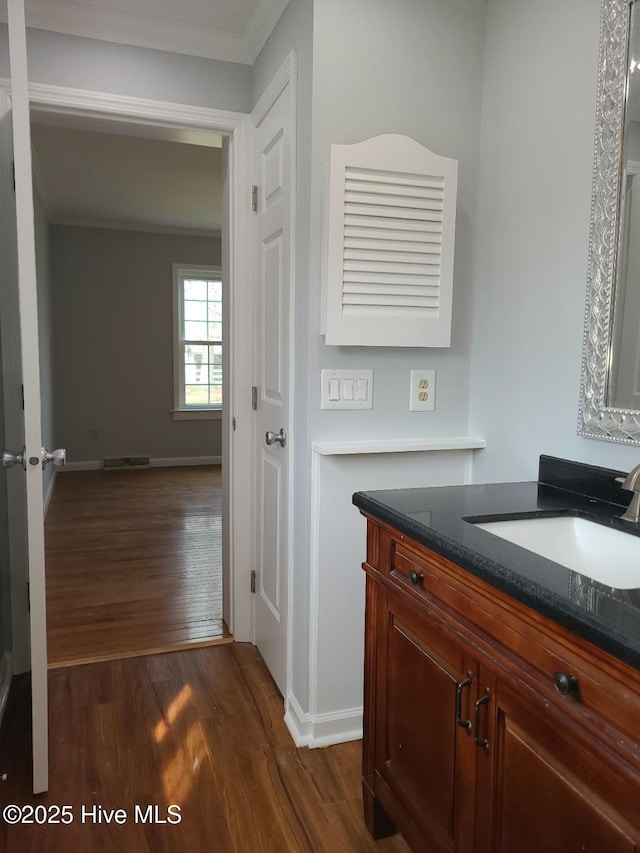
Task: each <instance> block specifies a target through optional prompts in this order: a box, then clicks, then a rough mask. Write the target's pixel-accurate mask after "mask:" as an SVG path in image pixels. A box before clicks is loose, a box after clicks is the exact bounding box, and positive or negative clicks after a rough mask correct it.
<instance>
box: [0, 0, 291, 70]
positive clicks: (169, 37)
mask: <svg viewBox="0 0 640 853" xmlns="http://www.w3.org/2000/svg"><path fill="white" fill-rule="evenodd" d="M288 3H289V0H262V2H261V3H260V4H259V5H258V7H257V9H256V11H255V12H254V13H253V16H252V18H251V19H250V21H249V23H248V25H247V27H246V30H245V32H244V33H243V34H242V35H238V34H235V33H230V32H226V31H223V30H219V29H217V28H215V27H213V26H207V25H206V24H202V22H198V23H189V21H188V20H186V18H185V19H183V20H181V21H180V22H176V21H175V20H168V19H164V18H161V17H153V16H150V15H145V14H140V13H136V12H134V11H127V12H117V13H116V12H114V11H113V10H109V9H105V8H100V7H99V6H95V5H84V6H83V5H81V4H78V3H75V2H73V0H29V3H28V6H27V24H28V26H29V27H32V28H34V29H38V30H48V31H49V32H54V33H62V34H66V35H72V36H80V37H82V38H91V39H97V40H98V41H107V42H114V43H116V44H126V45H131V46H134V47H144V48H150V49H152V50H164V51H168V52H170V53H181V54H184V55H187V56H198V57H201V58H204V59H217V60H221V61H223V62H236V63H240V64H242V65H251V64H252V63H253V62H254V61H255V59H256V57H257V56H258V54H259V53H260V51H261V50H262V48H263V47H264V45H265V43H266V41H267V39H268V38H269V36H270V35H271V32H272V31H273V28H274V27H275V25H276V24H277V22H278V20H279V19H280V16H281V15H282V13H283V11H284V10H285V8H286V7H287V5H288ZM0 20H1V21H6V20H7V14H6V3H4V2H3V3H0Z"/></svg>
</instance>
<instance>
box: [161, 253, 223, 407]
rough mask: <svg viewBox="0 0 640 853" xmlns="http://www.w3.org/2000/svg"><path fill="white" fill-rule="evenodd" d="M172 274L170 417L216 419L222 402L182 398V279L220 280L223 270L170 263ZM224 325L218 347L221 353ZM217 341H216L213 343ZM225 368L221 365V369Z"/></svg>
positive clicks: (200, 265)
mask: <svg viewBox="0 0 640 853" xmlns="http://www.w3.org/2000/svg"><path fill="white" fill-rule="evenodd" d="M172 276H173V409H172V414H173V419H174V420H219V419H220V418H222V405H223V404H222V403H213V404H211V405H207V406H188V405H186V403H185V402H184V397H185V391H184V389H185V372H184V355H183V352H184V343H185V340H186V339H185V338H184V336H183V329H184V323H183V309H184V284H183V283H184V280H185V279H188V278H206V279H211V278H215V279H220V281H222V269H221V267H219V266H207V265H203V264H198V265H193V264H172ZM223 339H224V326H223V328H222V337H221V339H220V342H219V343H220V346H221V347H223V353H224V344H223ZM215 343H216V344H217V343H218V342H217V341H216V342H215ZM223 369H224V368H223Z"/></svg>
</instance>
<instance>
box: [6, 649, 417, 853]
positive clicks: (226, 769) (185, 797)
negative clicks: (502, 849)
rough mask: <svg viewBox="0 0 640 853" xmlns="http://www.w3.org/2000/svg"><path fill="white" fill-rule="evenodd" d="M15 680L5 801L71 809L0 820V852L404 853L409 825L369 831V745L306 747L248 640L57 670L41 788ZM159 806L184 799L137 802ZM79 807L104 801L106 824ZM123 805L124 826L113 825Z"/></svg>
mask: <svg viewBox="0 0 640 853" xmlns="http://www.w3.org/2000/svg"><path fill="white" fill-rule="evenodd" d="M14 686H15V688H16V689H14V691H13V695H12V698H11V699H10V705H9V707H8V709H7V713H6V716H5V722H4V724H3V729H2V732H1V733H0V808H4V806H5V805H6V804H12V803H15V804H17V805H19V806H21V807H23V806H25V805H26V804H33V805H38V806H41V807H45V812H42V809H40V815H41V816H42V814H46V813H47V812H46V809H48V808H49V807H50V806H64V805H68V806H70V807H71V809H70V810H69V812H68V813H70V814H71V815H72V817H73V820H72V822H71V823H69V824H68V825H60V824H57V825H56V824H49V825H38V824H37V823H32V824H29V825H15V826H8V825H7V823H6V821H3V820H2V819H0V850H1V851H3V853H42V851H46V853H100V851H109V853H263V851H264V853H303V851H304V852H305V853H309V852H311V853H315V851H318V853H374V851H380V853H407V851H408V847H407V846H406V845H405V843H404V842H403V840H402V839H401V838H400V837H399V836H395V837H393V838H389V839H385V840H383V841H380V842H377V843H376V842H374V841H372V839H371V838H370V836H369V835H368V833H367V830H366V828H365V826H364V822H363V819H362V800H361V794H360V760H361V749H360V742H354V743H347V744H340V745H337V746H333V747H328V748H326V749H318V750H309V749H296V748H295V746H294V744H293V742H292V740H291V738H290V736H289V733H288V731H287V729H286V727H285V725H284V722H283V719H282V718H283V704H282V699H281V697H280V695H279V693H278V691H277V688H276V687H275V685H274V683H273V681H272V679H271V677H270V675H269V673H268V671H267V670H266V668H265V666H264V664H263V662H262V660H261V659H260V657H259V655H258V653H257V651H256V650H255V648H253V647H252V646H250V645H246V644H236V643H232V644H228V645H221V646H215V647H208V648H199V649H194V650H190V651H182V652H176V653H171V654H163V655H156V656H149V657H138V658H129V659H121V660H115V661H109V662H102V663H95V664H90V665H85V666H75V667H68V668H59V669H53V670H50V672H49V690H50V697H49V700H50V701H49V705H50V768H51V780H50V790H49V793H48V794H46V795H43V796H40V797H34V796H33V795H31V794H30V793H29V792H30V757H29V749H28V748H27V747H28V741H29V725H30V723H29V716H30V715H29V690H28V681H25V680H24V679H23V680H18V682H17V684H16V685H14ZM5 775H6V778H3V777H4V776H5ZM150 805H151V806H158V817H159V818H161V819H166V818H167V808H168V806H170V805H177V806H179V807H180V816H181V822H180V823H179V824H175V825H172V824H169V823H141V822H139V821H138V822H136V819H135V817H136V808H135V807H136V806H140V807H142V814H145V810H146V808H147V807H148V806H150ZM83 806H84V807H85V815H87V814H89V815H91V811H90V810H91V809H95V808H96V807H101V809H102V811H101V812H100V814H101V815H102V820H101V822H96V820H95V819H94V818H90V819H85V822H84V823H83V822H82V808H83ZM114 809H122V810H123V812H124V815H125V816H126V822H125V823H123V824H122V825H118V824H116V823H114V822H110V823H107V822H106V820H107V816H108V815H109V813H110V812H111V811H112V810H114ZM49 813H51V812H49ZM93 813H94V814H96V815H97V811H94V812H93ZM36 814H37V812H36ZM139 814H140V813H139ZM151 814H153V811H152V812H151Z"/></svg>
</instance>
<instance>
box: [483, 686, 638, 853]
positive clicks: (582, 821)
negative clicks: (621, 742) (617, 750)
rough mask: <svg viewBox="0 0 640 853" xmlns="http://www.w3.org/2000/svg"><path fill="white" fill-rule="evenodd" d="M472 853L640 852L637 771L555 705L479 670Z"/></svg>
mask: <svg viewBox="0 0 640 853" xmlns="http://www.w3.org/2000/svg"><path fill="white" fill-rule="evenodd" d="M478 686H479V691H480V695H484V691H485V689H489V690H490V700H489V702H488V703H487V704H486V705H483V706H482V707H481V709H480V715H479V722H480V731H479V735H480V740H481V741H482V740H483V739H485V738H486V739H487V741H488V744H487V746H486V748H478V755H477V789H476V795H477V799H476V833H477V843H476V851H477V853H513V852H514V851H518V853H540V851H544V853H614V851H615V853H631V851H636V852H637V851H639V850H640V830H639V829H638V803H639V802H640V799H639V797H638V794H639V782H638V776H637V769H634V768H632V767H630V766H629V765H627V764H626V763H625V762H622V761H620V760H619V759H617V758H616V757H615V756H614V755H613V754H612V753H611V752H610V751H609V750H607V748H606V747H605V746H603V744H602V743H599V742H598V741H596V740H595V739H594V738H586V737H585V735H584V734H583V733H582V731H581V727H580V725H579V724H577V723H575V722H572V721H571V720H570V719H569V718H567V717H566V715H563V713H562V701H563V700H562V699H561V698H560V697H558V699H557V700H556V699H555V698H554V697H553V696H547V697H546V698H545V696H544V694H541V693H537V692H536V691H535V690H533V689H531V688H530V687H529V686H526V685H523V684H522V683H521V682H518V681H516V680H515V679H514V680H513V681H510V680H509V679H508V678H506V677H501V678H496V677H495V676H494V675H492V674H491V673H487V671H486V669H481V670H480V678H479V682H478Z"/></svg>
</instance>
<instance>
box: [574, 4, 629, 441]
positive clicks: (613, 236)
mask: <svg viewBox="0 0 640 853" xmlns="http://www.w3.org/2000/svg"><path fill="white" fill-rule="evenodd" d="M630 7H631V4H630V2H629V0H602V12H601V18H600V54H599V61H598V94H597V104H596V140H595V153H594V167H593V190H592V196H591V228H590V232H589V266H588V280H587V306H586V312H585V328H584V344H583V356H582V380H581V383H580V412H579V417H578V434H579V435H584V436H587V437H589V438H601V439H605V440H607V441H617V442H622V443H624V444H640V411H632V410H627V409H616V408H611V407H608V406H607V405H606V403H607V386H608V378H609V367H610V361H611V330H612V323H613V303H614V294H615V278H616V255H617V246H618V233H619V229H618V208H619V197H620V181H621V177H622V135H623V130H624V127H623V125H624V106H625V96H626V85H627V44H628V40H629V23H630Z"/></svg>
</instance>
